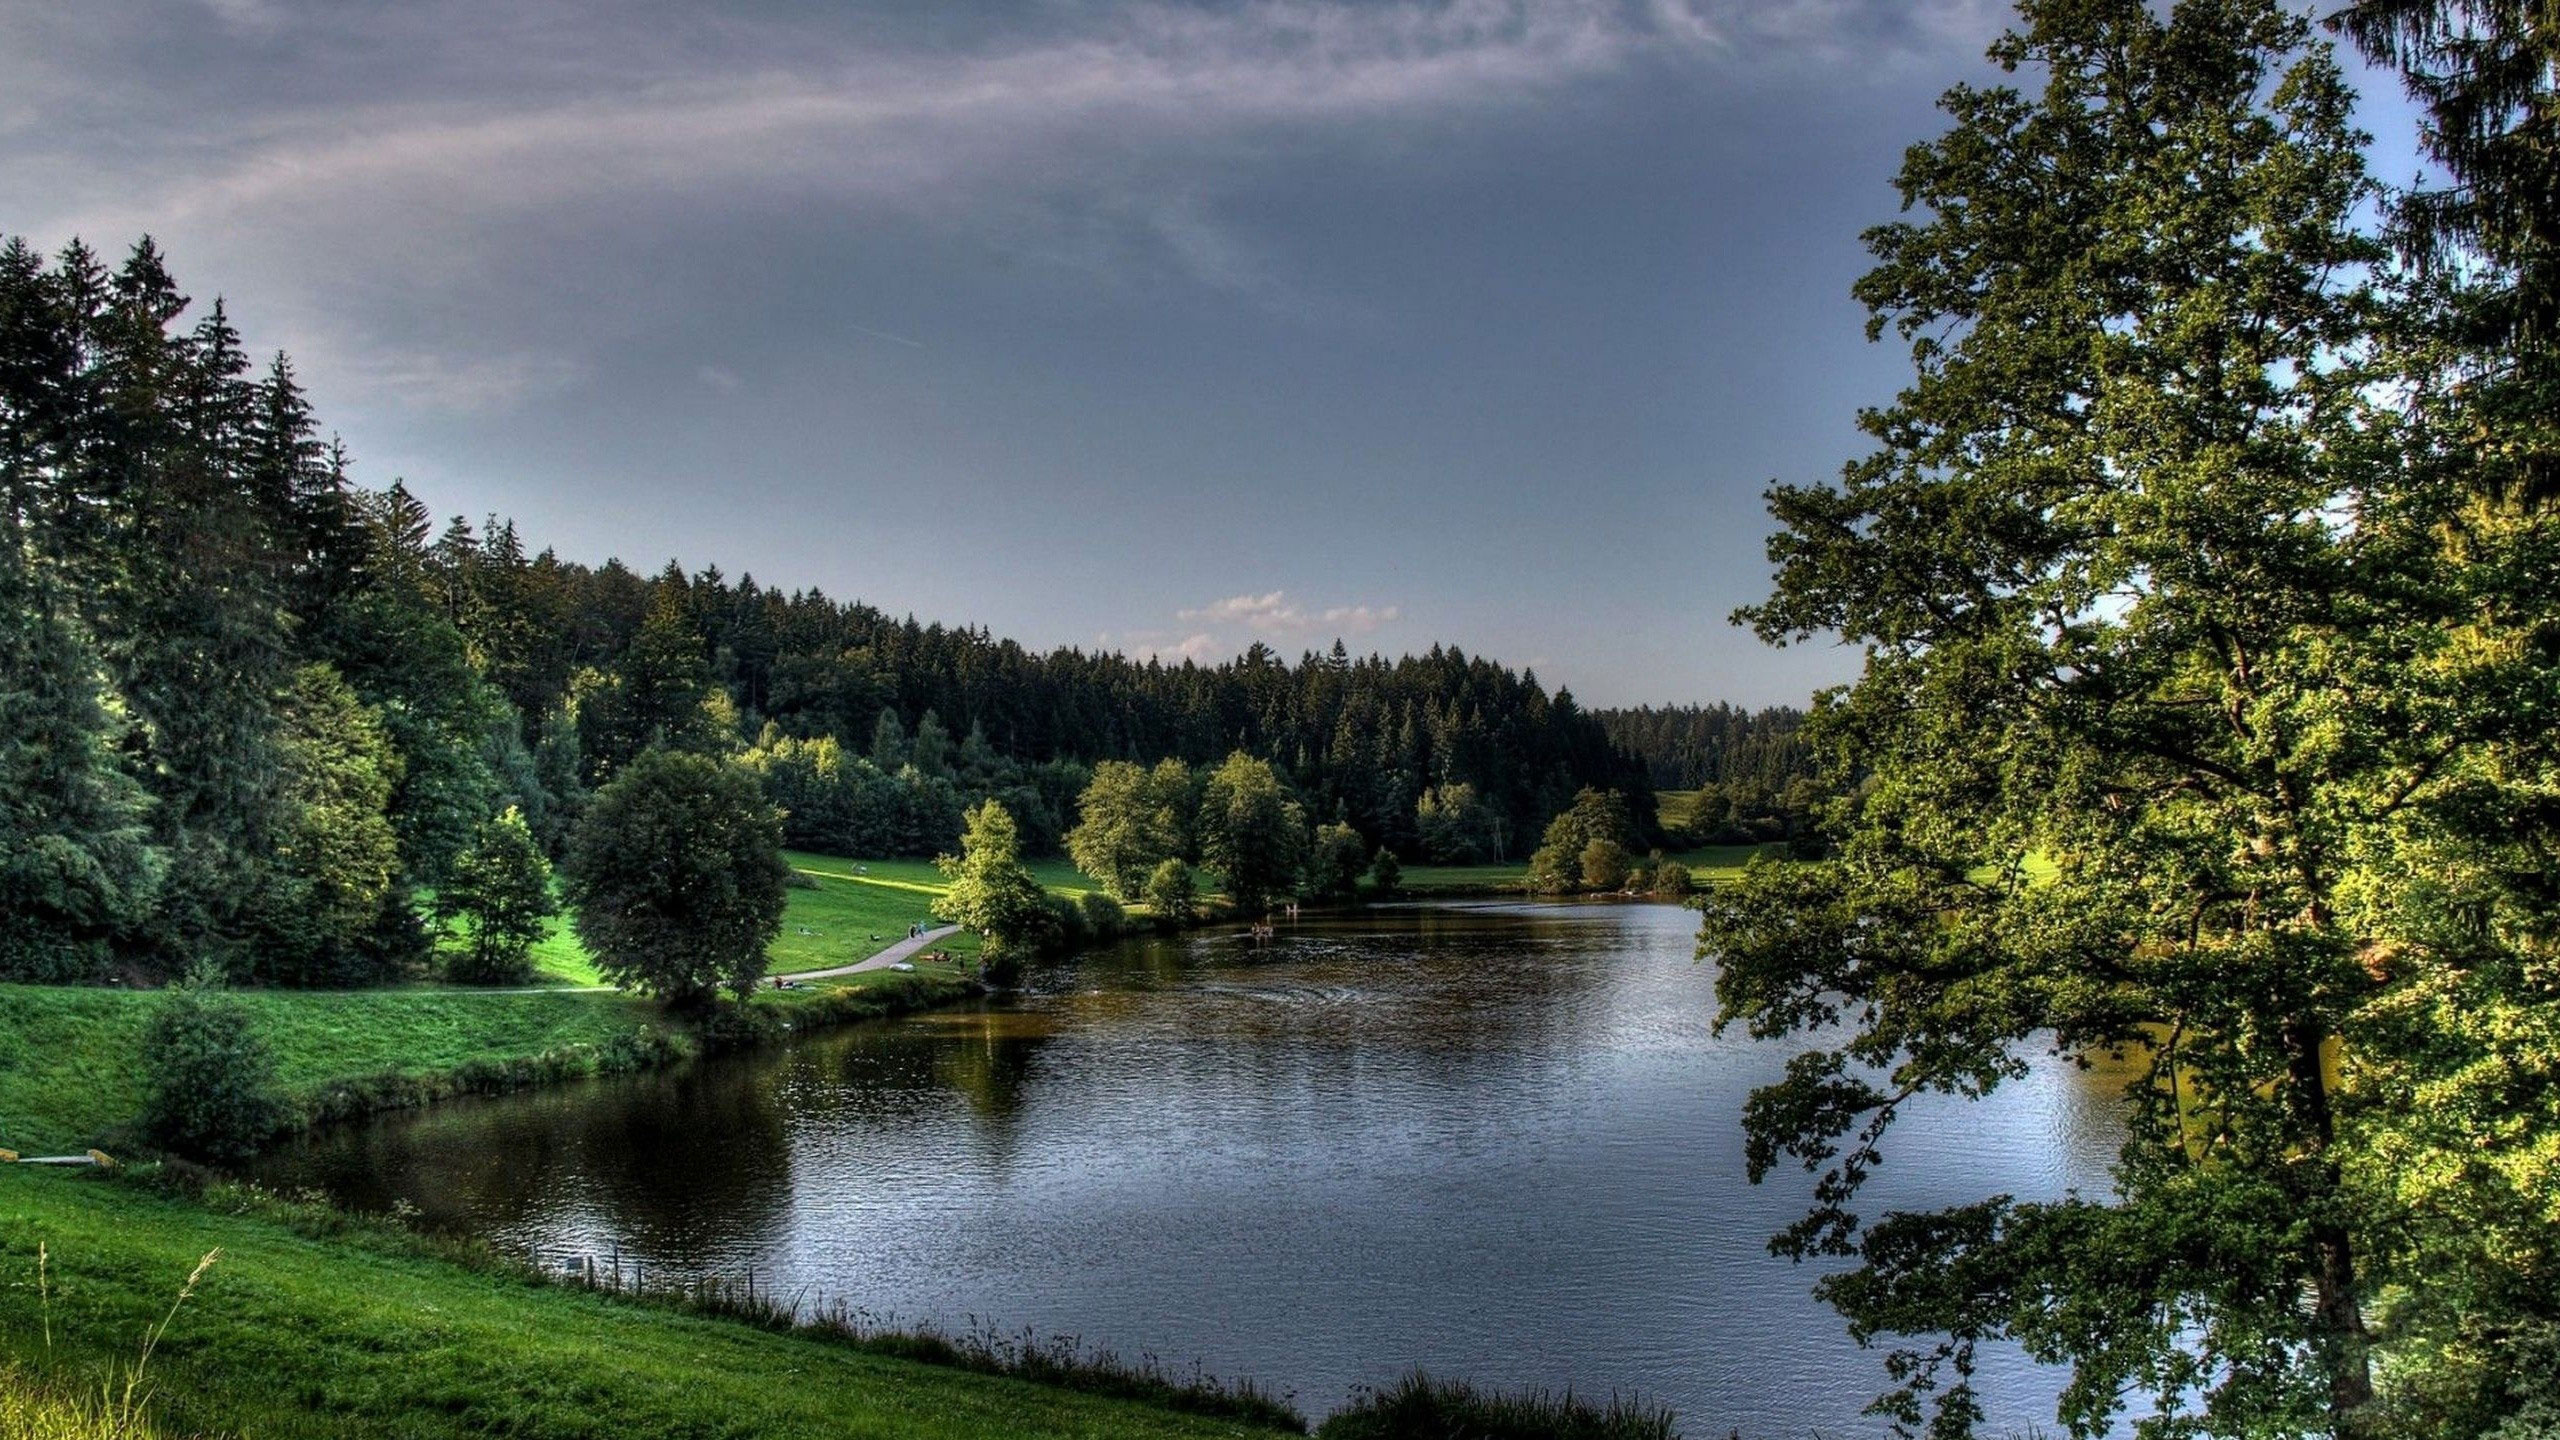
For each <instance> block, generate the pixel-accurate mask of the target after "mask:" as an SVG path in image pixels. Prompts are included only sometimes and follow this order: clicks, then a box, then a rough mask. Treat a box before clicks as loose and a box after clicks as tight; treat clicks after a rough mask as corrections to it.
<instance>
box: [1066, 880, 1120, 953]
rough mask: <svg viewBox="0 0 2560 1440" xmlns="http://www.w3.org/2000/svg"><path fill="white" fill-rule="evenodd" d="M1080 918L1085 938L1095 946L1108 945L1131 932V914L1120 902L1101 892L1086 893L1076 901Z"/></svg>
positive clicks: (1091, 891) (1090, 891)
mask: <svg viewBox="0 0 2560 1440" xmlns="http://www.w3.org/2000/svg"><path fill="white" fill-rule="evenodd" d="M1076 911H1077V915H1078V918H1080V919H1081V920H1082V921H1083V922H1084V937H1085V939H1087V940H1090V941H1092V942H1094V943H1095V944H1108V943H1110V942H1111V941H1114V940H1117V939H1119V938H1120V937H1121V936H1122V935H1125V934H1127V933H1128V930H1129V912H1128V911H1126V910H1123V909H1121V908H1120V902H1119V901H1117V900H1114V899H1112V898H1111V897H1110V896H1108V895H1105V894H1103V893H1102V892H1101V891H1099V890H1089V891H1086V892H1085V893H1084V894H1083V895H1082V896H1079V897H1078V898H1077V900H1076Z"/></svg>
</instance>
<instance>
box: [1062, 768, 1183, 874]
mask: <svg viewBox="0 0 2560 1440" xmlns="http://www.w3.org/2000/svg"><path fill="white" fill-rule="evenodd" d="M1192 791H1193V785H1192V778H1191V767H1189V766H1187V765H1185V764H1183V763H1182V762H1181V761H1179V760H1166V761H1163V762H1162V763H1160V764H1158V765H1156V766H1155V767H1153V768H1152V769H1150V768H1148V767H1146V766H1142V765H1134V764H1131V763H1129V762H1128V761H1125V760H1105V761H1103V762H1101V763H1100V764H1098V765H1096V766H1094V767H1093V779H1092V780H1091V781H1090V782H1088V783H1087V784H1086V786H1085V788H1084V793H1083V794H1082V795H1081V796H1079V797H1078V798H1077V801H1076V811H1077V814H1078V816H1079V818H1078V820H1077V821H1076V826H1075V828H1074V829H1072V830H1070V831H1068V832H1067V854H1068V855H1069V856H1070V857H1072V858H1073V859H1074V860H1075V862H1076V868H1078V869H1080V870H1083V871H1084V872H1086V873H1087V874H1089V875H1092V876H1094V877H1095V878H1097V879H1099V880H1101V881H1102V883H1103V884H1104V886H1105V887H1106V888H1108V889H1109V890H1110V891H1111V893H1112V895H1113V896H1114V897H1115V898H1117V899H1120V900H1124V901H1126V900H1135V899H1137V898H1138V894H1139V892H1140V891H1141V890H1142V889H1144V888H1145V886H1146V882H1147V877H1148V876H1149V875H1150V874H1151V873H1153V872H1154V870H1155V868H1156V867H1157V866H1158V865H1160V864H1162V863H1163V862H1164V861H1165V860H1167V859H1169V858H1173V857H1178V856H1181V855H1183V854H1184V853H1185V851H1186V849H1187V848H1188V844H1187V842H1188V835H1189V831H1190V828H1191V814H1192V811H1193V808H1194V806H1195V804H1196V802H1195V800H1194V799H1193V794H1192Z"/></svg>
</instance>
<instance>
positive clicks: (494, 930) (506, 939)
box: [436, 805, 559, 985]
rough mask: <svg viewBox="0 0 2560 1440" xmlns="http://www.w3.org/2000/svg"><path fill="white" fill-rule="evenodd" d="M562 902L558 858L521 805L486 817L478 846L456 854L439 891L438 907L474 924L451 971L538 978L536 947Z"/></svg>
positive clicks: (460, 976) (499, 978) (475, 980)
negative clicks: (555, 889)
mask: <svg viewBox="0 0 2560 1440" xmlns="http://www.w3.org/2000/svg"><path fill="white" fill-rule="evenodd" d="M558 909H559V907H558V906H557V905H555V904H553V903H552V899H551V864H550V862H549V861H547V860H545V859H543V858H542V847H541V846H540V845H538V844H536V843H535V842H534V838H533V829H532V827H530V826H528V825H527V824H525V820H524V813H523V812H522V811H520V810H518V809H517V808H516V807H514V806H513V805H510V806H508V807H507V808H506V812H505V813H504V814H501V815H498V816H496V817H494V818H492V819H489V820H485V821H483V822H481V825H480V828H479V830H478V831H477V832H476V833H475V834H474V835H473V836H472V840H471V848H470V849H468V850H465V851H464V852H462V854H461V855H459V856H457V857H455V859H454V863H453V874H452V876H451V877H450V878H449V879H447V880H446V882H445V887H444V889H443V890H441V891H439V892H437V895H436V910H437V913H438V914H439V915H441V916H443V917H444V918H446V919H448V920H451V919H459V920H462V921H464V922H466V923H467V924H468V925H469V927H470V935H469V939H468V943H467V944H466V945H465V946H464V947H463V950H462V953H460V954H458V955H455V956H453V957H452V958H450V959H448V960H447V961H446V962H445V974H446V976H447V977H448V978H450V979H453V980H458V981H461V982H463V983H465V984H470V985H521V984H523V983H525V982H526V981H528V980H530V979H532V978H533V947H534V944H535V942H537V941H539V940H541V939H542V937H543V934H544V933H545V932H546V931H547V930H548V929H549V928H550V922H551V917H552V915H553V914H555V913H556V912H557V911H558Z"/></svg>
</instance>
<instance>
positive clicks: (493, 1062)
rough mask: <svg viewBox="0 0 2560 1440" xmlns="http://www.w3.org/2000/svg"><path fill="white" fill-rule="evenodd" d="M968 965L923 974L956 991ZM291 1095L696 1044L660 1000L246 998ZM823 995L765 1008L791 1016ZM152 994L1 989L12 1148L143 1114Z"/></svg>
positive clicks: (0, 1077)
mask: <svg viewBox="0 0 2560 1440" xmlns="http://www.w3.org/2000/svg"><path fill="white" fill-rule="evenodd" d="M964 968H965V967H963V966H961V965H952V966H936V965H931V964H927V965H924V966H920V967H919V970H920V972H921V973H922V974H923V975H924V976H925V977H926V978H928V979H939V980H941V981H943V982H944V983H946V984H953V985H956V984H957V982H958V979H959V976H960V974H961V973H962V972H963V970H964ZM906 983H911V981H910V977H907V976H903V975H899V974H896V973H895V972H889V971H870V972H866V973H864V974H861V975H853V976H847V977H843V978H841V979H838V980H832V981H827V982H824V984H823V989H824V990H826V991H828V992H833V991H842V990H866V989H870V988H873V987H879V986H889V985H899V984H906ZM237 993H238V998H239V1000H240V1003H242V1004H243V1005H245V1006H247V1007H248V1008H249V1010H250V1012H251V1013H252V1014H253V1015H254V1016H255V1017H256V1019H257V1028H258V1032H259V1033H260V1034H261V1035H262V1036H263V1037H265V1040H266V1043H267V1046H268V1048H269V1049H270V1050H271V1051H272V1052H273V1054H274V1055H275V1058H276V1069H277V1077H278V1079H279V1080H280V1081H281V1082H282V1084H283V1086H284V1089H285V1090H286V1092H287V1094H288V1095H289V1096H290V1097H292V1098H293V1099H295V1100H296V1101H298V1102H302V1103H304V1104H314V1103H317V1102H319V1101H320V1100H321V1099H323V1098H324V1096H325V1093H326V1092H328V1091H329V1090H331V1089H332V1088H333V1087H343V1086H347V1085H351V1084H355V1083H359V1082H370V1081H375V1080H378V1079H379V1078H380V1077H383V1076H386V1075H400V1076H408V1077H414V1078H418V1079H421V1080H427V1079H432V1078H435V1077H442V1076H446V1075H449V1074H451V1073H452V1072H454V1071H456V1070H457V1069H459V1068H461V1067H463V1066H466V1065H477V1066H480V1067H483V1068H484V1069H485V1068H486V1067H490V1066H498V1065H506V1064H509V1063H515V1062H529V1061H533V1060H536V1059H541V1058H547V1059H549V1060H551V1061H554V1062H558V1063H557V1068H560V1069H562V1070H563V1071H564V1072H565V1073H577V1072H578V1071H579V1069H580V1059H581V1057H587V1056H596V1055H600V1054H602V1053H604V1052H607V1051H608V1050H610V1049H611V1048H612V1047H617V1046H624V1047H627V1046H630V1045H632V1044H634V1043H635V1042H639V1041H642V1040H648V1039H654V1040H655V1041H656V1042H657V1043H660V1044H665V1043H670V1042H672V1043H675V1044H679V1045H684V1044H689V1043H690V1042H689V1040H688V1039H687V1038H686V1033H685V1032H684V1028H683V1026H682V1025H681V1024H680V1023H679V1022H677V1021H674V1020H671V1019H669V1018H668V1017H667V1016H666V1015H665V1014H664V1012H662V1011H661V1010H660V1009H659V1008H658V1006H657V1004H656V1003H655V1002H654V1001H650V1000H645V999H641V998H639V997H636V996H627V995H622V994H617V993H613V992H609V991H575V992H572V991H506V990H495V991H492V990H446V989H438V988H431V987H425V986H414V987H408V988H403V989H397V990H353V991H335V990H244V991H240V992H237ZM817 998H820V997H817V996H813V995H809V994H808V993H807V992H803V994H801V995H795V996H788V997H785V996H773V997H759V999H758V1001H757V1004H758V1005H760V1006H781V1007H783V1008H785V1009H786V1010H787V1009H788V1008H789V1007H791V1006H794V1005H798V1004H803V1003H806V1002H807V1001H809V1000H814V999H817ZM157 1003H158V997H157V996H156V995H155V994H153V993H152V992H149V991H133V990H116V989H100V988H91V987H75V986H51V985H0V1148H6V1149H11V1150H17V1151H21V1152H24V1153H27V1154H38V1153H46V1152H55V1151H68V1150H78V1149H81V1148H83V1147H85V1146H87V1145H91V1144H95V1143H98V1142H100V1141H102V1140H117V1139H119V1138H120V1136H119V1132H120V1130H121V1129H122V1128H123V1127H124V1126H126V1125H127V1124H129V1123H130V1122H131V1121H132V1120H133V1119H134V1117H135V1116H137V1115H138V1114H140V1113H141V1110H142V1103H143V1097H144V1093H145V1090H146V1088H147V1086H148V1084H149V1076H148V1075H147V1074H146V1073H145V1072H144V1070H143V1068H142V1040H143V1034H144V1032H145V1031H146V1029H147V1028H148V1027H149V1025H150V1023H151V1016H152V1012H153V1010H154V1008H155V1007H156V1005H157Z"/></svg>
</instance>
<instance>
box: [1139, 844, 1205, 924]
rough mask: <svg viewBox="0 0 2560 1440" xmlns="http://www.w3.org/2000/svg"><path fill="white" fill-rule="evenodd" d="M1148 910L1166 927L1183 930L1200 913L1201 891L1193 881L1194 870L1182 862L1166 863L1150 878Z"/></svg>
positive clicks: (1170, 861) (1148, 879) (1171, 861)
mask: <svg viewBox="0 0 2560 1440" xmlns="http://www.w3.org/2000/svg"><path fill="white" fill-rule="evenodd" d="M1147 908H1148V909H1149V910H1151V911H1153V912H1155V917H1156V919H1157V920H1159V921H1161V922H1162V923H1164V924H1166V925H1171V926H1183V925H1188V924H1190V923H1191V921H1192V919H1193V917H1195V916H1197V915H1198V914H1199V913H1200V889H1199V885H1198V882H1196V881H1194V880H1193V879H1192V878H1191V867H1190V866H1189V865H1187V864H1185V863H1184V862H1182V861H1180V860H1167V861H1165V862H1163V863H1162V864H1159V865H1158V866H1156V868H1155V873H1154V874H1152V875H1149V876H1148V877H1147Z"/></svg>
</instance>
